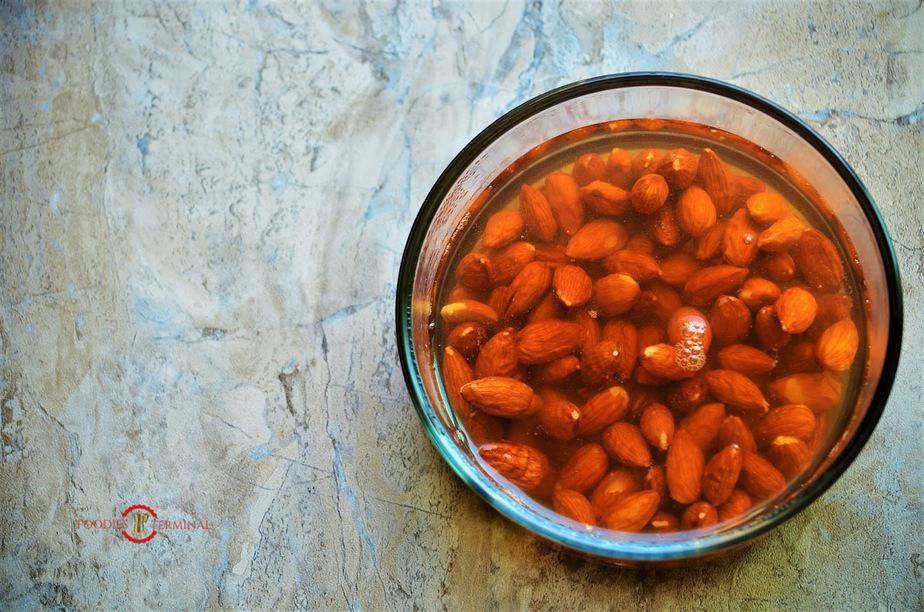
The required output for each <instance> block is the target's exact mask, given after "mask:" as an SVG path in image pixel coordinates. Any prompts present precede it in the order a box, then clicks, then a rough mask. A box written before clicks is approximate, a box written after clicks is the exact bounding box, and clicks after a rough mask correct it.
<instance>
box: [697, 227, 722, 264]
mask: <svg viewBox="0 0 924 612" xmlns="http://www.w3.org/2000/svg"><path fill="white" fill-rule="evenodd" d="M726 227H728V223H727V222H725V221H717V222H716V224H715V225H713V226H712V227H711V228H709V231H708V232H706V233H705V234H703V235H702V236H700V237H699V238H697V239H696V247H695V248H694V249H693V256H694V257H696V259H698V260H700V261H706V260H709V259H712V258H713V257H715V256H716V255H718V254H719V251H720V250H721V249H722V242H723V240H724V238H725V228H726Z"/></svg>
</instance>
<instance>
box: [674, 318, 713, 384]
mask: <svg viewBox="0 0 924 612" xmlns="http://www.w3.org/2000/svg"><path fill="white" fill-rule="evenodd" d="M705 334H706V325H705V324H704V323H703V322H701V321H687V322H686V323H684V326H683V330H682V331H681V332H680V342H678V343H677V344H676V345H674V348H676V349H677V357H676V361H677V365H679V366H680V367H681V368H683V369H684V370H686V371H687V372H698V371H700V370H702V369H703V367H704V366H705V365H706V351H705V348H704V347H703V336H704V335H705Z"/></svg>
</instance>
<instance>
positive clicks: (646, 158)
mask: <svg viewBox="0 0 924 612" xmlns="http://www.w3.org/2000/svg"><path fill="white" fill-rule="evenodd" d="M663 157H664V155H663V154H662V153H661V152H660V151H658V150H657V149H645V150H643V151H639V152H638V153H637V154H636V156H635V157H634V158H633V159H632V166H631V170H632V176H633V177H634V178H635V179H638V178H639V177H640V176H642V175H644V174H652V173H654V169H655V168H657V167H658V166H659V165H660V163H661V160H662V159H663ZM659 176H660V175H659ZM661 178H664V177H661ZM666 185H667V181H665V186H666Z"/></svg>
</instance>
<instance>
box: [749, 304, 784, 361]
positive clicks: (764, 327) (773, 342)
mask: <svg viewBox="0 0 924 612" xmlns="http://www.w3.org/2000/svg"><path fill="white" fill-rule="evenodd" d="M754 333H756V334H757V341H758V342H760V345H761V346H762V347H764V348H765V349H766V350H768V351H770V352H772V353H776V352H777V351H779V350H780V349H782V348H783V347H784V346H786V345H787V344H789V341H790V340H791V338H792V337H791V336H790V335H789V334H788V333H787V332H786V330H784V329H783V327H782V326H781V325H780V320H779V319H778V318H777V317H776V309H775V308H774V307H773V306H764V307H763V308H761V309H760V310H758V311H757V314H756V315H755V316H754Z"/></svg>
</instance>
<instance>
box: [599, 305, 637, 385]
mask: <svg viewBox="0 0 924 612" xmlns="http://www.w3.org/2000/svg"><path fill="white" fill-rule="evenodd" d="M601 338H602V339H603V340H609V341H611V342H614V343H615V345H616V347H615V348H616V351H617V355H616V378H617V379H618V380H620V381H622V382H626V381H628V380H629V379H630V378H632V371H633V370H634V369H635V362H636V356H637V355H638V330H636V328H635V325H633V324H632V323H629V322H628V321H621V320H619V319H611V320H609V321H607V322H606V325H604V326H603V330H602V332H601Z"/></svg>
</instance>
